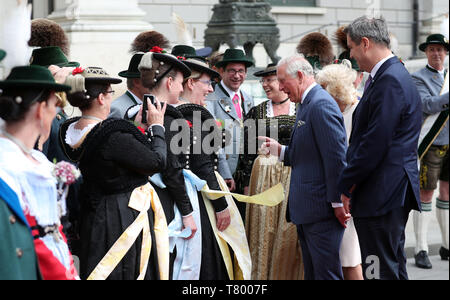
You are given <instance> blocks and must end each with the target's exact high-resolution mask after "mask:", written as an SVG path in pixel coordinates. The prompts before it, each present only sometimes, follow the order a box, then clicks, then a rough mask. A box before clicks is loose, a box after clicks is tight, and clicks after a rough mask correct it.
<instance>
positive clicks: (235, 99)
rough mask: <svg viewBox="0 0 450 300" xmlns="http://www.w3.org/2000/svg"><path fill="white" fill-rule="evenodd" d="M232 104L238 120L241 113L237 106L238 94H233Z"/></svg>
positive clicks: (239, 107) (240, 117)
mask: <svg viewBox="0 0 450 300" xmlns="http://www.w3.org/2000/svg"><path fill="white" fill-rule="evenodd" d="M233 104H234V108H235V109H236V113H237V115H238V117H239V119H242V111H241V106H240V105H239V96H238V94H234V97H233Z"/></svg>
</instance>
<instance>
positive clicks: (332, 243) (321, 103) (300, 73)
mask: <svg viewBox="0 0 450 300" xmlns="http://www.w3.org/2000/svg"><path fill="white" fill-rule="evenodd" d="M277 76H278V81H279V83H280V90H282V91H284V92H285V93H287V94H288V95H289V98H290V99H291V101H293V102H296V103H300V105H299V108H298V111H297V120H296V124H295V128H294V130H293V133H292V136H291V142H290V144H289V146H287V147H284V146H281V145H280V144H279V143H278V142H276V141H275V140H273V139H270V138H267V137H261V138H260V139H262V140H263V141H264V143H263V145H262V148H263V149H264V148H265V149H268V150H269V151H270V152H271V153H272V154H274V155H278V156H279V157H280V160H283V161H284V163H285V165H287V166H291V167H292V173H291V184H290V191H289V204H288V208H289V209H288V214H289V217H288V218H290V219H291V220H292V222H293V223H294V224H296V225H297V231H298V235H299V240H300V245H301V247H302V255H303V261H304V266H305V279H307V280H312V279H316V280H317V279H322V280H323V279H325V280H338V279H343V276H342V268H341V263H340V260H339V248H340V244H341V241H342V236H343V234H344V229H345V227H346V225H345V223H346V221H347V220H348V218H349V214H345V210H344V208H343V205H342V203H341V200H340V194H339V191H338V189H337V180H338V178H339V174H340V173H341V172H342V170H343V169H344V167H345V152H346V133H345V128H344V121H343V118H342V113H341V112H340V110H339V107H338V105H337V104H336V101H334V100H333V98H332V97H331V96H330V95H329V94H328V93H327V92H326V91H325V90H323V89H322V88H321V87H320V86H319V85H317V84H316V83H315V81H314V71H313V68H312V67H311V65H310V64H309V63H308V62H307V60H306V59H305V58H303V57H302V56H301V55H296V56H292V57H289V58H286V59H283V60H282V61H280V63H279V64H278V70H277Z"/></svg>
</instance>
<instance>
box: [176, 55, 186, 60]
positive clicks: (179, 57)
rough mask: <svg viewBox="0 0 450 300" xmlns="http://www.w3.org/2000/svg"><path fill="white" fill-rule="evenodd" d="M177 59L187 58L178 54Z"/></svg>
mask: <svg viewBox="0 0 450 300" xmlns="http://www.w3.org/2000/svg"><path fill="white" fill-rule="evenodd" d="M177 59H179V60H186V57H184V56H177Z"/></svg>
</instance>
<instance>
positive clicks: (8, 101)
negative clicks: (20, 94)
mask: <svg viewBox="0 0 450 300" xmlns="http://www.w3.org/2000/svg"><path fill="white" fill-rule="evenodd" d="M14 98H15V97H14V96H0V118H2V119H3V120H4V121H5V122H9V121H13V120H15V119H17V117H18V115H19V113H20V105H19V104H17V102H16V101H15V100H14Z"/></svg>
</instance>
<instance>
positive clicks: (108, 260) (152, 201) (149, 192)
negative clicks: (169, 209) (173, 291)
mask: <svg viewBox="0 0 450 300" xmlns="http://www.w3.org/2000/svg"><path fill="white" fill-rule="evenodd" d="M128 207H130V208H132V209H134V210H137V211H139V212H140V213H139V215H138V216H137V218H136V219H135V220H134V222H133V223H132V224H131V225H130V226H128V228H127V229H126V230H125V231H124V232H123V233H122V235H121V236H120V237H119V239H118V240H117V241H116V242H115V243H114V244H113V245H112V247H111V248H110V249H109V250H108V252H107V253H106V254H105V256H104V257H103V258H102V259H101V260H100V262H99V263H98V264H97V266H96V267H95V269H94V270H93V271H92V273H91V274H90V275H89V277H88V278H87V279H88V280H105V279H106V278H108V276H109V275H110V274H111V273H112V271H113V270H114V269H115V268H116V266H117V265H118V264H119V262H120V261H121V260H122V259H123V257H124V256H125V255H126V253H127V252H128V250H129V249H130V248H131V246H132V245H133V244H134V242H135V241H136V239H137V238H138V236H139V234H140V233H141V232H143V235H142V245H141V260H140V265H139V276H138V278H137V279H138V280H143V279H144V277H145V274H146V272H147V266H148V261H149V259H150V253H151V248H152V239H151V233H150V223H149V219H148V210H149V209H150V207H151V208H152V209H153V211H154V215H155V222H154V232H155V239H156V244H157V245H156V246H157V247H156V248H157V253H158V265H159V272H160V278H161V279H163V280H168V279H169V235H168V228H167V222H166V217H165V215H164V211H163V209H162V206H161V202H160V200H159V197H158V195H157V193H156V192H155V190H154V188H153V187H152V186H151V184H150V183H147V184H145V185H143V186H140V187H138V188H136V189H134V190H133V192H132V194H131V197H130V201H129V203H128Z"/></svg>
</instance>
